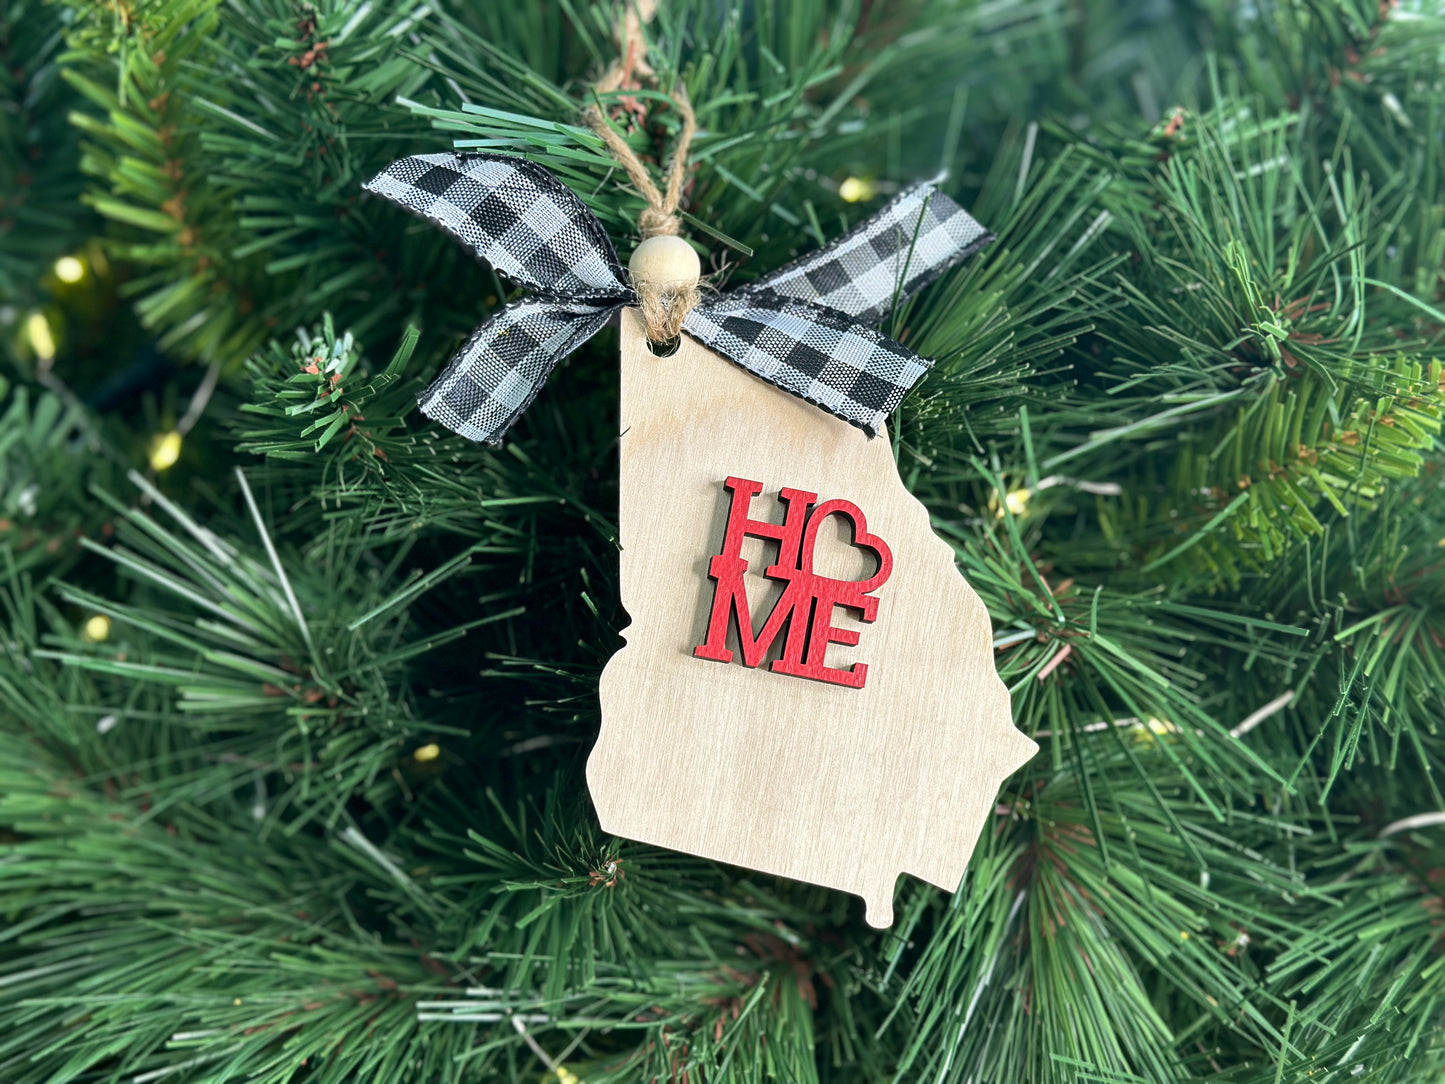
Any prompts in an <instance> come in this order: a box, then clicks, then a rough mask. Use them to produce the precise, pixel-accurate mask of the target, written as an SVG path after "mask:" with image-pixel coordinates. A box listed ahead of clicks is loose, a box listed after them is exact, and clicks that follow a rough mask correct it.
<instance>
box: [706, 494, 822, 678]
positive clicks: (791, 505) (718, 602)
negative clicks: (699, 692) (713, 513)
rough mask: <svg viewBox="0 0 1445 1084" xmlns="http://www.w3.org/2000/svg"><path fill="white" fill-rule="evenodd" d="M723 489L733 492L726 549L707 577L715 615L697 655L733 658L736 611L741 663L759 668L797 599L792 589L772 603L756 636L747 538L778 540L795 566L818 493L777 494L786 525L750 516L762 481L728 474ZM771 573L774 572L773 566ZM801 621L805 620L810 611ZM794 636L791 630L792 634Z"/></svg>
mask: <svg viewBox="0 0 1445 1084" xmlns="http://www.w3.org/2000/svg"><path fill="white" fill-rule="evenodd" d="M723 487H724V488H725V489H727V491H728V492H729V493H731V494H732V503H731V504H730V505H729V507H728V523H727V530H726V531H725V532H724V534H723V546H722V552H721V553H719V554H717V555H716V556H715V557H714V558H713V559H712V561H711V563H710V564H709V565H708V578H709V579H711V580H713V581H715V582H716V583H717V587H716V588H715V589H714V591H713V600H712V613H711V615H710V616H709V617H708V623H707V640H706V641H705V642H704V643H702V644H699V645H698V646H697V647H695V648H693V652H692V653H693V654H694V655H695V656H696V657H697V658H699V659H715V660H716V661H718V662H732V661H733V653H732V652H731V651H730V650H728V646H727V639H728V626H729V625H730V624H731V623H732V618H733V617H734V615H736V617H737V630H738V644H739V645H740V646H741V647H742V649H743V665H744V666H757V665H758V664H759V663H761V662H762V661H763V656H765V655H766V654H767V653H768V648H770V647H771V646H772V644H773V641H774V640H775V639H777V636H778V633H779V631H781V629H782V627H783V622H785V621H787V620H788V618H789V615H790V614H791V613H792V612H793V608H794V606H793V600H790V599H789V597H788V592H787V591H784V592H783V597H782V598H781V599H779V600H778V604H777V605H776V606H774V607H773V612H772V613H770V614H769V615H768V617H767V620H765V621H764V622H763V627H762V629H761V631H759V632H758V634H757V635H756V636H754V635H753V615H752V611H751V610H750V609H749V608H748V591H747V585H746V584H745V583H744V582H743V573H744V572H746V571H747V569H748V562H747V561H746V560H745V559H744V558H743V538H744V537H745V536H747V535H752V536H753V537H754V538H766V539H771V540H773V541H775V542H777V543H778V561H779V562H780V563H782V564H786V565H791V566H796V563H797V560H798V547H799V546H800V545H801V544H802V538H803V523H804V520H805V519H806V518H807V515H808V506H809V505H811V504H812V503H813V502H814V501H816V500H817V499H818V495H817V494H816V493H805V492H803V491H802V490H799V489H785V490H783V491H782V492H781V493H780V494H779V496H780V497H781V499H782V500H783V501H784V503H785V504H786V505H787V511H786V513H785V514H784V516H783V522H782V523H769V522H767V521H766V520H757V519H753V518H751V517H750V516H749V515H748V511H749V508H750V506H751V504H752V502H753V498H754V497H756V496H757V495H758V494H759V493H761V492H762V491H763V484H762V483H761V482H753V481H749V480H748V479H746V478H729V479H728V480H727V481H726V482H724V483H723ZM768 574H769V575H771V574H772V572H771V569H769V571H768ZM801 620H802V621H806V620H807V614H806V612H805V613H804V614H803V616H802V618H801ZM789 639H790V640H791V639H792V634H791V633H790V634H789Z"/></svg>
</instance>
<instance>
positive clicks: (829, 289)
mask: <svg viewBox="0 0 1445 1084" xmlns="http://www.w3.org/2000/svg"><path fill="white" fill-rule="evenodd" d="M992 240H994V235H993V234H992V233H990V232H989V231H988V230H987V229H986V228H985V227H984V226H982V225H980V224H979V223H978V222H977V221H976V220H975V219H974V218H973V216H972V215H970V214H969V213H968V212H967V211H965V210H964V209H963V208H962V207H960V206H959V205H958V204H957V203H955V202H953V200H951V199H949V198H948V197H947V196H945V195H944V194H943V193H942V192H940V191H938V190H937V189H936V188H934V187H933V185H931V184H920V185H915V186H913V187H912V188H909V189H908V190H907V191H905V192H902V193H900V194H899V195H898V196H897V197H896V198H895V199H894V200H893V201H892V202H891V203H889V204H888V205H887V206H885V207H884V208H883V209H882V210H881V211H879V212H878V213H877V214H876V215H874V216H873V217H872V218H869V219H867V220H866V221H864V222H863V223H862V224H861V225H859V226H857V227H856V228H854V229H853V230H851V231H849V232H848V233H845V234H844V235H843V236H842V237H840V238H838V239H837V240H836V241H833V242H832V243H831V244H829V245H828V246H827V247H826V248H822V249H819V250H818V251H817V252H812V253H809V254H808V255H807V256H804V257H802V258H801V259H799V260H796V261H794V262H793V263H791V264H789V265H788V266H786V267H783V268H781V269H779V270H777V271H774V272H773V273H772V274H771V275H766V276H764V277H763V278H762V279H760V280H759V281H758V282H756V283H753V284H752V285H750V286H746V287H744V288H743V291H740V292H769V293H773V294H780V295H782V296H783V297H788V298H792V299H793V300H795V301H807V302H812V303H814V304H817V305H822V306H825V307H826V308H829V309H833V310H836V311H837V312H841V313H844V314H846V315H848V316H851V317H853V319H855V320H857V321H858V322H859V323H862V324H870V325H872V324H878V323H880V322H881V321H882V320H883V318H884V317H885V316H887V315H888V313H889V312H890V311H892V309H893V308H894V306H895V305H897V304H899V303H900V302H902V301H905V300H907V299H908V298H909V297H911V296H912V295H913V294H915V293H917V292H918V291H919V290H921V289H923V287H925V286H927V285H928V284H929V283H930V282H932V281H933V280H934V279H936V278H938V276H939V275H941V274H943V273H944V272H945V271H947V270H948V269H949V268H950V267H952V266H954V265H955V264H957V263H959V262H961V261H962V260H965V259H967V258H968V257H969V256H972V255H973V254H974V253H976V252H978V251H979V249H981V248H983V247H984V246H985V245H987V244H988V243H989V242H991V241H992Z"/></svg>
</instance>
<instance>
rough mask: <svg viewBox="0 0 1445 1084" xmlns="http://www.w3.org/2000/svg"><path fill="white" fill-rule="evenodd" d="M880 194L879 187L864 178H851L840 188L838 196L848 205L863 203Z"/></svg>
mask: <svg viewBox="0 0 1445 1084" xmlns="http://www.w3.org/2000/svg"><path fill="white" fill-rule="evenodd" d="M877 194H878V186H877V185H876V184H874V183H873V182H872V181H865V180H864V179H863V178H862V177H849V178H847V179H846V180H845V181H844V182H843V183H842V184H840V185H839V186H838V195H839V196H840V197H842V199H843V200H844V202H846V203H862V202H863V201H864V200H870V199H872V198H873V197H874V196H876V195H877Z"/></svg>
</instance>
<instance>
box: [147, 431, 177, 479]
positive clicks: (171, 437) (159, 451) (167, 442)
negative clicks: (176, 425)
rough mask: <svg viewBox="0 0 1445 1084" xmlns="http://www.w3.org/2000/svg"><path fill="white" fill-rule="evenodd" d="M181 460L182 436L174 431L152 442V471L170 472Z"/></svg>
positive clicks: (163, 434)
mask: <svg viewBox="0 0 1445 1084" xmlns="http://www.w3.org/2000/svg"><path fill="white" fill-rule="evenodd" d="M180 458H181V435H180V434H179V433H177V432H176V431H175V430H174V429H172V430H171V431H170V432H169V433H162V434H161V435H160V436H158V437H156V439H155V440H154V441H152V442H151V470H156V471H162V470H170V469H171V468H172V467H174V466H175V465H176V461H177V460H179V459H180Z"/></svg>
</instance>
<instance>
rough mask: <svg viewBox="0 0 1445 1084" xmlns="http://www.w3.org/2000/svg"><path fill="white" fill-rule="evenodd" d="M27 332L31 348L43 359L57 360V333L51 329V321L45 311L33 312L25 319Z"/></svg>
mask: <svg viewBox="0 0 1445 1084" xmlns="http://www.w3.org/2000/svg"><path fill="white" fill-rule="evenodd" d="M25 334H26V336H27V337H28V338H29V339H30V348H31V349H32V350H34V351H35V356H36V357H37V358H39V359H40V360H41V361H53V360H55V333H54V332H52V331H51V330H50V321H49V320H47V319H45V314H44V313H43V312H32V313H31V314H30V316H29V318H28V319H27V320H26V321H25Z"/></svg>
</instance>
